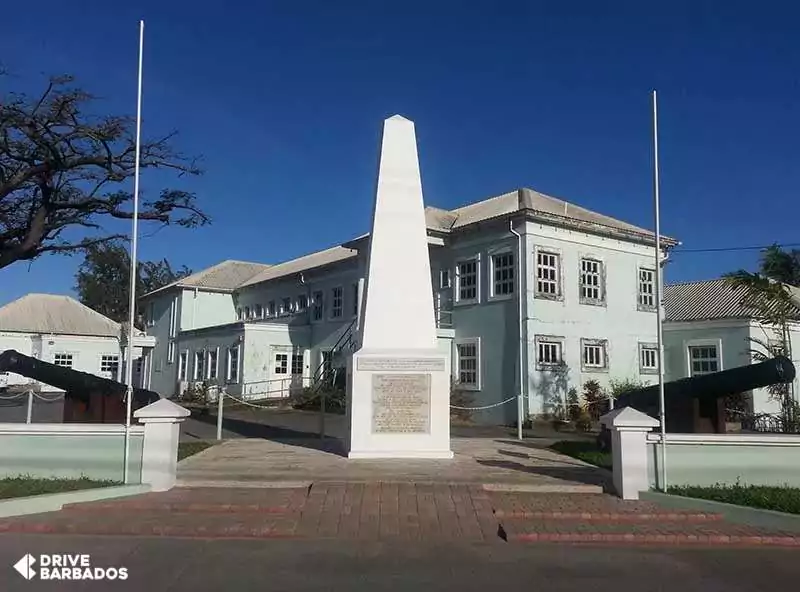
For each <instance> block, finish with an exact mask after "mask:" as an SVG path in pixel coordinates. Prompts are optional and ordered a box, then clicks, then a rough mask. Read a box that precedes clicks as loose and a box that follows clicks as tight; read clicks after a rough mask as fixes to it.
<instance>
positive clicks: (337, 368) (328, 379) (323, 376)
mask: <svg viewBox="0 0 800 592" xmlns="http://www.w3.org/2000/svg"><path fill="white" fill-rule="evenodd" d="M355 326H356V321H355V319H354V320H353V322H351V323H350V324H349V325H348V326H347V327H346V328H345V330H344V331H343V332H342V334H341V335H340V336H339V339H338V340H337V341H336V343H335V344H334V345H333V347H332V348H331V350H330V351H329V352H327V355H328V356H329V357H328V358H327V359H323V360H322V363H320V365H319V366H318V367H317V369H316V370H315V371H314V376H312V378H311V392H312V393H316V392H318V391H320V390H321V389H322V388H324V387H331V386H333V385H334V384H335V382H336V379H337V378H338V377H339V376H341V374H340V373H341V372H344V369H345V366H346V364H347V357H348V356H349V355H350V354H352V353H353V352H354V351H355V350H356V349H357V347H358V344H357V343H356V334H355Z"/></svg>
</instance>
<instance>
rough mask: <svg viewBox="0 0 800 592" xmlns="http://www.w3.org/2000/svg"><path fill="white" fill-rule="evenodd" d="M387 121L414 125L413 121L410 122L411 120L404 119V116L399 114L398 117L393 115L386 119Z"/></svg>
mask: <svg viewBox="0 0 800 592" xmlns="http://www.w3.org/2000/svg"><path fill="white" fill-rule="evenodd" d="M386 121H403V122H407V123H413V121H411V120H410V119H408V118H407V117H403V116H402V115H400V114H399V113H398V114H396V115H392V116H391V117H388V118H387V119H386Z"/></svg>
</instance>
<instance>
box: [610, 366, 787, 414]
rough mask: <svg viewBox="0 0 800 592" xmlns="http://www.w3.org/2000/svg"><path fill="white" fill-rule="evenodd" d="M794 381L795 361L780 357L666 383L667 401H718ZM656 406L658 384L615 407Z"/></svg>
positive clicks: (632, 393) (632, 394)
mask: <svg viewBox="0 0 800 592" xmlns="http://www.w3.org/2000/svg"><path fill="white" fill-rule="evenodd" d="M794 377H795V367H794V364H793V363H792V361H791V360H790V359H789V358H787V357H785V356H777V357H775V358H771V359H769V360H766V361H764V362H759V363H758V364H751V365H749V366H740V367H739V368H731V369H730V370H723V371H722V372H714V373H713V374H704V375H702V376H695V377H692V378H681V379H680V380H674V381H671V382H665V383H664V398H665V399H667V400H668V399H674V398H676V397H686V398H697V399H717V398H719V397H725V396H727V395H733V394H736V393H743V392H746V391H749V390H752V389H757V388H762V387H765V386H771V385H773V384H782V383H788V382H791V381H793V380H794ZM654 405H658V385H657V384H656V385H653V386H648V387H645V388H642V389H637V390H635V391H629V392H627V393H625V394H623V395H620V396H619V397H618V398H617V401H616V403H615V405H614V406H615V407H627V406H634V407H639V406H654Z"/></svg>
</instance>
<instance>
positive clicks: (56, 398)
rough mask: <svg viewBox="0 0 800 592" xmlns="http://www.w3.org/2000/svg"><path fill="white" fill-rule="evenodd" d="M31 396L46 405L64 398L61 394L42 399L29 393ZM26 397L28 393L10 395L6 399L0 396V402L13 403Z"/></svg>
mask: <svg viewBox="0 0 800 592" xmlns="http://www.w3.org/2000/svg"><path fill="white" fill-rule="evenodd" d="M31 394H32V395H33V396H34V397H36V398H37V399H39V400H41V401H47V402H48V403H52V402H53V401H58V400H59V399H63V398H64V395H63V394H61V395H56V396H54V397H43V396H42V395H37V394H36V393H31ZM27 396H28V393H18V394H16V395H11V396H8V397H2V396H0V400H2V401H13V400H15V399H19V398H22V397H27Z"/></svg>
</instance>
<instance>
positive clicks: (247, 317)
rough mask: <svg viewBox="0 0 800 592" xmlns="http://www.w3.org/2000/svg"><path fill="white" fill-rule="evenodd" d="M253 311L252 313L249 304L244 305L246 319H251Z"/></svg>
mask: <svg viewBox="0 0 800 592" xmlns="http://www.w3.org/2000/svg"><path fill="white" fill-rule="evenodd" d="M251 313H252V311H251V310H250V307H249V306H245V307H244V320H245V321H249V320H250V315H251Z"/></svg>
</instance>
